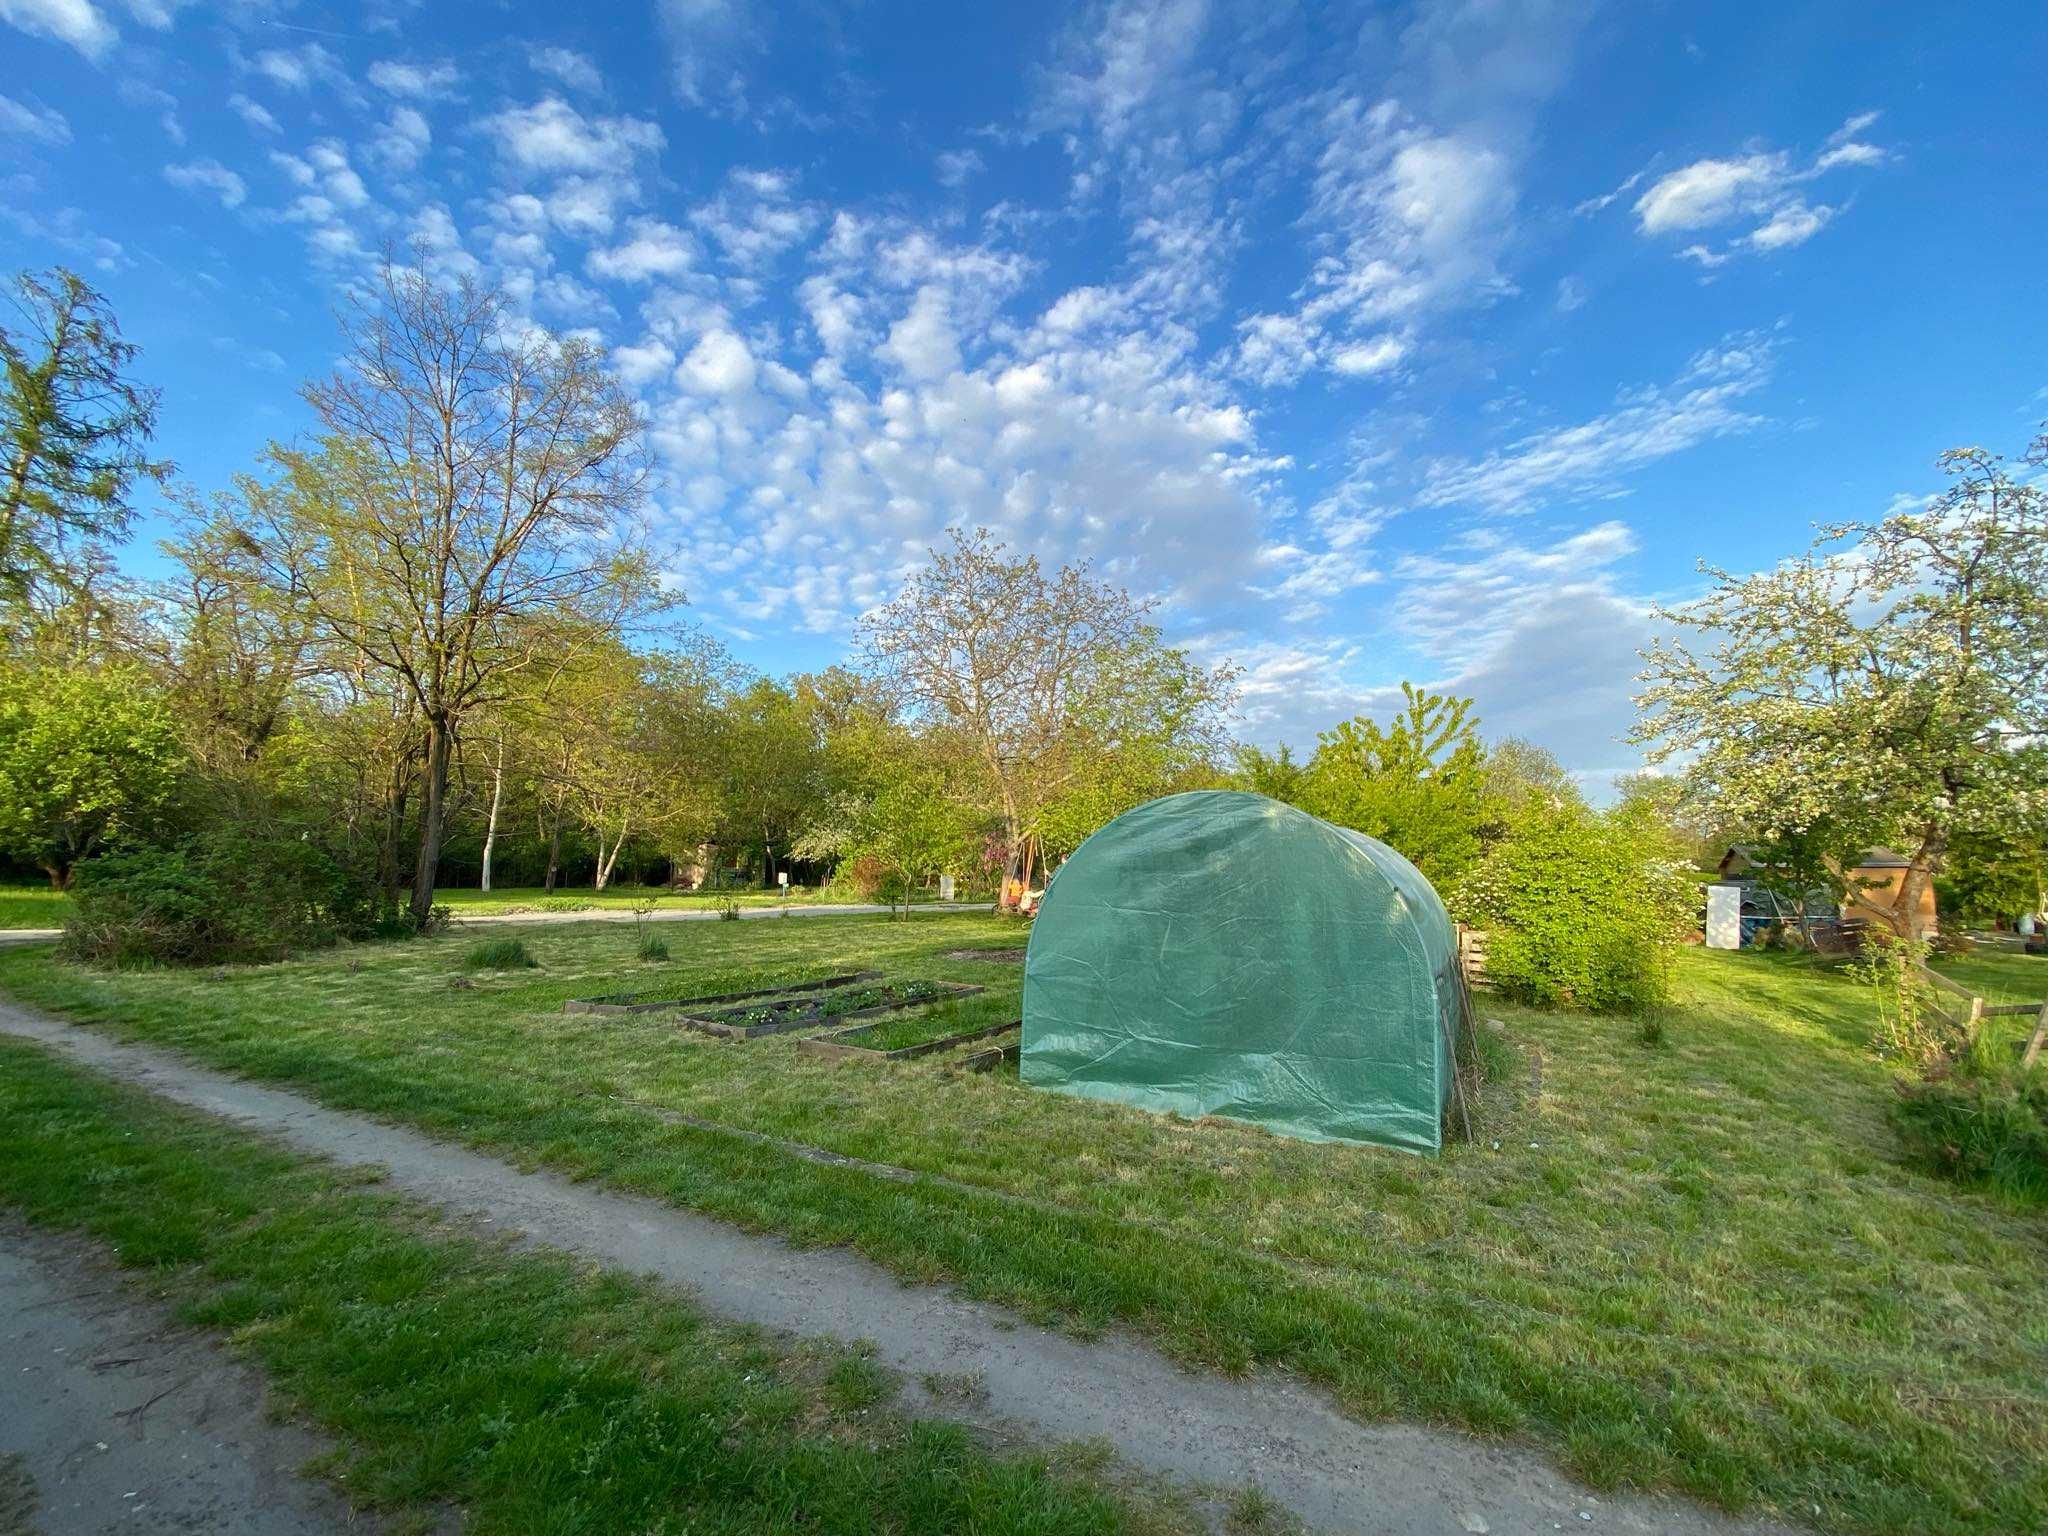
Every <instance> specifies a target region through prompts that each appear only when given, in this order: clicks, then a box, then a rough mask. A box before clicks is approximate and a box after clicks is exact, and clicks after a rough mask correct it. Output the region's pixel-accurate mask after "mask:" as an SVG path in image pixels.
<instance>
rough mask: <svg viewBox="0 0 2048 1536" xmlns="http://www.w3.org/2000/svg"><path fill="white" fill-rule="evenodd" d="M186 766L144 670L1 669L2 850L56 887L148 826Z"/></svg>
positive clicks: (172, 722)
mask: <svg viewBox="0 0 2048 1536" xmlns="http://www.w3.org/2000/svg"><path fill="white" fill-rule="evenodd" d="M184 763H185V756H184V752H183V749H182V747H181V745H180V742H179V738H178V725H177V720H176V718H175V717H174V716H173V715H172V713H171V710H170V708H169V706H168V705H167V704H166V703H165V701H164V700H163V698H162V697H161V696H160V695H158V694H157V693H156V692H155V691H154V690H153V689H152V688H151V687H150V685H149V679H148V678H147V676H145V675H144V674H143V673H142V672H141V671H140V670H139V669H137V668H134V667H61V666H40V667H17V666H0V848H4V849H5V850H6V851H7V852H8V853H9V854H11V855H13V856H14V857H16V858H19V859H24V860H27V861H28V862H30V863H33V864H34V865H36V866H37V867H38V868H39V869H41V870H43V871H44V872H45V873H46V874H48V875H49V877H50V883H51V884H52V885H54V886H56V887H57V888H58V889H60V890H62V889H65V888H67V887H69V885H70V884H71V875H72V871H73V869H74V868H75V867H76V866H77V865H78V863H79V861H81V860H83V859H88V858H90V857H92V856H93V855H94V854H95V853H98V852H99V851H100V850H101V849H103V848H105V847H107V846H108V845H109V844H111V843H114V842H116V841H118V840H120V839H121V838H123V837H124V836H126V835H128V834H130V833H134V832H138V831H143V830H146V829H147V828H148V827H149V826H150V824H151V822H152V821H153V820H154V818H155V816H156V815H157V813H158V812H159V811H161V810H162V809H163V807H164V805H165V803H166V802H167V801H168V800H169V798H170V796H171V793H172V791H173V789H174V788H175V787H176V785H177V782H178V776H179V774H180V772H181V771H182V769H183V767H184Z"/></svg>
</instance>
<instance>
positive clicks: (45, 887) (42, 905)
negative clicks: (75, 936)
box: [0, 881, 71, 928]
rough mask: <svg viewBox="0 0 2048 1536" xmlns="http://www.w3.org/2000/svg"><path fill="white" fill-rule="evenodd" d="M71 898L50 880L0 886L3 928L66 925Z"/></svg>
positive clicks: (58, 926) (0, 908) (1, 926)
mask: <svg viewBox="0 0 2048 1536" xmlns="http://www.w3.org/2000/svg"><path fill="white" fill-rule="evenodd" d="M70 915H71V898H70V897H69V896H67V895H66V894H65V893H64V892H62V891H53V890H51V889H50V885H49V882H48V881H36V882H34V883H32V884H22V885H0V928H62V927H63V926H64V919H65V918H67V917H69V916H70Z"/></svg>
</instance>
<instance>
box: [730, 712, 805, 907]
mask: <svg viewBox="0 0 2048 1536" xmlns="http://www.w3.org/2000/svg"><path fill="white" fill-rule="evenodd" d="M718 725H719V730H718V741H717V755H718V760H719V770H720V778H721V783H720V790H719V799H720V805H721V814H720V818H719V820H720V832H719V842H720V843H721V844H722V845H723V846H725V847H726V848H727V849H729V850H732V851H735V852H739V853H741V854H743V855H744V856H746V857H747V859H748V860H749V862H751V860H752V857H753V856H754V855H755V854H759V855H760V858H761V868H762V875H763V878H765V879H766V880H768V881H769V882H771V883H772V882H773V881H774V879H775V871H776V861H777V860H778V859H780V860H785V861H786V860H787V859H788V858H789V857H790V850H791V848H792V846H793V845H794V844H795V842H796V840H797V838H798V836H799V835H801V833H802V831H803V829H804V827H805V825H806V824H807V823H808V822H809V821H810V819H811V818H812V817H814V816H816V815H817V814H818V813H819V812H820V810H821V809H822V807H823V804H824V800H825V794H826V789H825V769H824V761H823V753H824V742H823V738H822V735H821V733H820V730H819V726H820V720H819V718H818V715H817V712H816V711H815V710H813V709H812V708H810V707H809V705H808V704H807V702H806V700H805V698H804V697H803V695H802V694H801V693H800V692H799V691H798V690H796V689H793V688H789V687H785V686H784V685H782V684H781V683H778V682H776V681H775V680H774V679H773V678H768V677H762V678H756V679H755V680H754V681H753V682H752V683H750V684H748V685H747V686H746V687H745V688H742V689H740V690H739V691H738V692H737V693H735V694H734V695H733V696H732V697H730V698H729V699H727V700H726V702H725V706H724V708H723V709H722V710H721V711H720V712H719V721H718Z"/></svg>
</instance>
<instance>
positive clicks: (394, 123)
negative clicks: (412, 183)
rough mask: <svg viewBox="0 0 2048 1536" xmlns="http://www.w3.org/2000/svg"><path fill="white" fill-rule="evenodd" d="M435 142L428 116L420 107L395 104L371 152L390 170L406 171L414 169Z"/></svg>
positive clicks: (401, 172) (372, 145)
mask: <svg viewBox="0 0 2048 1536" xmlns="http://www.w3.org/2000/svg"><path fill="white" fill-rule="evenodd" d="M433 142H434V132H433V129H432V128H430V127H429V126H428V124H427V119H426V115H425V114H424V113H422V112H421V111H420V110H419V109H418V108H417V107H408V106H403V105H400V106H395V107H393V108H392V109H391V116H390V117H388V118H386V119H385V121H384V126H383V127H382V128H380V129H378V130H377V135H376V137H375V138H374V139H372V140H371V141H370V151H371V153H372V154H374V155H375V156H376V157H377V158H378V159H379V160H380V161H382V162H383V164H384V166H385V167H386V169H388V170H392V171H396V172H398V173H400V174H404V173H405V172H407V171H410V170H412V169H414V168H415V167H416V166H417V165H418V164H419V163H420V158H421V157H422V156H423V155H425V154H426V152H427V150H428V148H429V147H430V146H431V145H432V144H433Z"/></svg>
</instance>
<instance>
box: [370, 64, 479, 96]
mask: <svg viewBox="0 0 2048 1536" xmlns="http://www.w3.org/2000/svg"><path fill="white" fill-rule="evenodd" d="M459 78H460V76H459V74H458V73H457V71H456V68H455V66H454V65H453V64H450V63H447V62H445V61H443V62H441V63H435V64H411V63H407V62H405V61H403V60H400V59H379V60H378V61H377V62H376V63H375V64H372V65H371V66H370V75H369V79H370V84H372V85H374V86H376V87H377V89H378V90H380V91H383V92H384V93H385V94H386V95H388V96H403V97H405V98H406V99H407V100H410V101H426V100H430V99H431V98H433V97H436V96H445V95H447V94H448V93H449V92H450V91H451V90H452V89H453V88H454V86H455V82H456V81H457V80H458V79H459Z"/></svg>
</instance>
